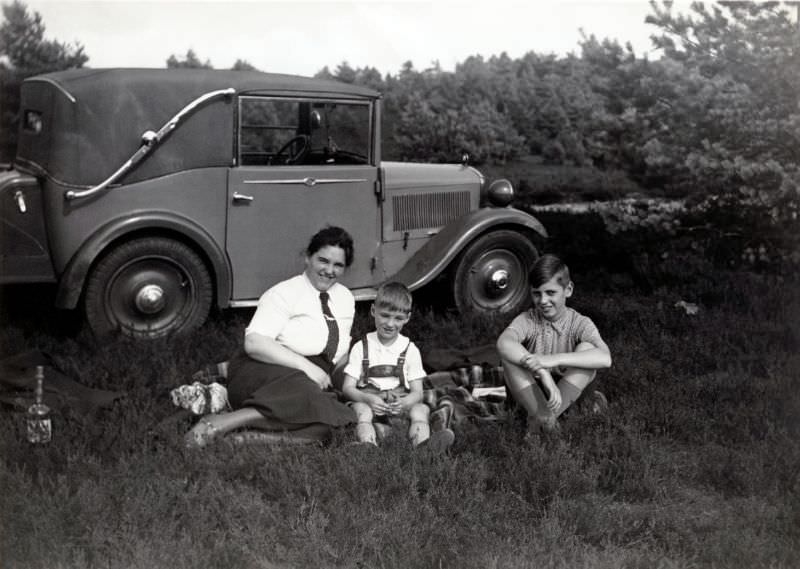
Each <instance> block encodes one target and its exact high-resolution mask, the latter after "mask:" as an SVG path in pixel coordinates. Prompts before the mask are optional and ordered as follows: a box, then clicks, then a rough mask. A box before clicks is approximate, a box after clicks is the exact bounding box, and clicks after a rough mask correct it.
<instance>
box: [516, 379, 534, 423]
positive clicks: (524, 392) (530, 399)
mask: <svg viewBox="0 0 800 569" xmlns="http://www.w3.org/2000/svg"><path fill="white" fill-rule="evenodd" d="M511 395H513V397H514V399H515V400H516V401H517V403H519V404H520V405H522V408H523V409H525V411H527V413H528V417H536V415H538V413H539V402H538V401H537V400H536V394H535V393H534V392H533V385H526V386H525V387H523V388H522V389H520V390H513V389H512V390H511Z"/></svg>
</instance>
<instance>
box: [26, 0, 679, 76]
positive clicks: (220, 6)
mask: <svg viewBox="0 0 800 569" xmlns="http://www.w3.org/2000/svg"><path fill="white" fill-rule="evenodd" d="M23 1H24V3H25V4H26V5H27V6H28V8H29V10H31V11H36V12H38V13H39V14H41V16H42V19H43V22H44V24H45V27H46V33H45V35H46V38H47V39H55V40H58V41H60V42H66V43H72V44H75V43H76V42H79V43H80V44H82V45H83V46H84V48H85V53H86V54H87V55H88V56H89V62H88V65H89V66H90V67H95V68H98V67H164V66H165V65H166V60H167V58H168V57H169V56H170V55H173V54H174V55H176V56H178V57H179V58H182V57H183V56H184V55H185V54H186V52H187V50H188V49H193V50H194V51H195V53H196V54H197V55H198V57H200V59H201V60H203V61H205V60H206V59H208V60H210V62H211V64H212V65H213V66H214V67H216V68H220V69H223V68H229V67H231V66H232V65H233V64H234V62H235V61H236V60H237V59H244V60H247V61H248V62H250V63H251V64H252V65H254V66H255V67H257V68H258V69H260V70H262V71H270V72H275V73H292V74H297V75H313V74H314V73H316V72H317V71H319V70H320V69H322V68H323V67H325V66H328V67H329V69H331V70H332V71H333V70H335V69H336V67H337V66H338V65H339V64H340V63H342V62H344V61H346V62H347V63H348V64H349V65H350V66H351V67H354V68H358V67H367V66H369V67H375V68H377V69H378V70H379V71H380V72H381V74H383V75H385V74H387V73H390V74H392V75H395V74H397V72H398V71H399V70H400V69H401V67H402V65H403V63H404V62H406V61H411V62H412V63H413V64H414V68H415V69H417V70H422V69H426V68H428V67H430V66H431V65H432V64H433V63H434V62H438V63H439V65H440V66H441V67H442V69H444V70H447V71H452V70H453V69H454V68H455V66H456V64H458V63H460V62H462V61H464V60H465V59H466V58H467V57H469V56H473V55H481V56H483V57H484V58H487V59H488V58H489V57H491V56H493V55H499V54H501V53H502V52H506V53H507V54H508V55H509V56H510V57H512V58H518V57H521V56H522V55H524V54H525V53H527V52H529V51H535V52H537V53H542V54H544V53H555V54H557V55H565V54H567V53H568V52H571V51H572V52H576V53H577V52H578V49H579V48H578V42H579V41H580V39H581V35H580V30H583V31H584V32H585V33H586V34H587V35H588V34H594V35H596V36H597V37H599V38H613V39H617V40H619V41H620V42H621V43H625V42H628V41H629V42H630V43H631V44H632V45H633V47H634V50H635V51H636V54H637V55H640V56H641V55H644V54H645V53H650V55H651V58H652V57H653V56H654V53H655V52H651V51H650V50H651V49H652V46H651V44H650V40H649V36H650V34H652V33H653V32H654V28H653V26H650V25H648V24H645V23H644V19H645V16H646V15H647V14H649V13H650V12H651V8H650V6H649V4H648V2H646V1H644V0H639V1H633V0H562V1H560V2H558V1H556V0H527V1H516V0H484V1H482V2H478V1H473V0H460V1H453V0H434V1H426V2H418V1H409V0H404V1H391V2H380V1H375V0H360V1H350V2H337V1H305V0H295V1H292V2H285V1H284V2H279V1H268V0H260V1H258V0H252V1H238V2H236V1H186V0H183V1H166V0H164V1H143V0H137V1H130V0H127V1H126V0H94V1H86V0H80V1H77V0H57V1H56V0H23ZM676 4H677V5H679V6H680V3H676ZM681 11H684V10H683V9H681Z"/></svg>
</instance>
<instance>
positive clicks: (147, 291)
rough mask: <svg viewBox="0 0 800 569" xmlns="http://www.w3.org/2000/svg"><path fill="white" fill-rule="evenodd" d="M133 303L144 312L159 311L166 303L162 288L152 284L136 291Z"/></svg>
mask: <svg viewBox="0 0 800 569" xmlns="http://www.w3.org/2000/svg"><path fill="white" fill-rule="evenodd" d="M135 303H136V308H137V309H138V310H139V311H140V312H143V313H145V314H155V313H156V312H160V311H161V310H163V308H164V305H165V304H166V298H165V297H164V289H162V288H161V287H160V286H158V285H154V284H149V285H145V286H143V287H142V288H140V289H139V292H137V293H136V299H135Z"/></svg>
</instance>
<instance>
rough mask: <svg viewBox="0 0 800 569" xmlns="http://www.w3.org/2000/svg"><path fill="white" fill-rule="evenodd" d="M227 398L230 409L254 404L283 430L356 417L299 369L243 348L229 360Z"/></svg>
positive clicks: (338, 422) (337, 423)
mask: <svg viewBox="0 0 800 569" xmlns="http://www.w3.org/2000/svg"><path fill="white" fill-rule="evenodd" d="M309 359H313V358H309ZM315 363H318V362H316V361H315ZM228 401H230V403H231V406H232V407H233V408H234V409H240V408H242V407H252V408H255V409H257V410H258V411H259V412H260V413H261V414H262V415H263V416H264V417H265V418H266V419H267V420H269V421H270V422H272V423H274V424H276V425H283V426H284V427H285V428H286V429H287V430H289V429H293V428H297V427H299V426H303V425H309V424H313V423H322V424H325V425H330V426H332V427H342V426H344V425H348V424H350V423H354V422H355V421H356V416H355V413H354V412H353V410H352V409H350V407H348V406H347V405H345V404H343V403H341V402H340V401H339V400H338V398H337V396H336V394H335V393H334V392H329V391H322V390H321V389H320V388H319V386H318V385H317V384H316V383H314V382H313V381H312V380H311V379H309V378H308V377H307V376H306V375H305V374H304V373H303V372H301V371H300V370H297V369H293V368H289V367H285V366H281V365H276V364H267V363H263V362H259V361H256V360H254V359H253V358H251V357H249V356H248V355H247V354H245V353H244V351H240V352H239V353H238V354H237V355H236V356H235V357H234V358H233V359H232V360H231V362H230V366H229V370H228Z"/></svg>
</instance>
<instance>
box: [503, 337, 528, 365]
mask: <svg viewBox="0 0 800 569" xmlns="http://www.w3.org/2000/svg"><path fill="white" fill-rule="evenodd" d="M497 352H498V353H499V354H500V357H501V358H502V359H504V360H507V361H509V362H511V363H512V364H517V365H523V366H524V364H523V363H522V359H523V358H524V357H525V356H528V355H530V353H529V352H528V350H526V349H525V346H523V345H522V342H520V341H519V338H518V336H517V333H516V332H515V331H514V330H511V329H510V328H506V329H505V330H503V333H502V334H500V337H499V338H498V339H497Z"/></svg>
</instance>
